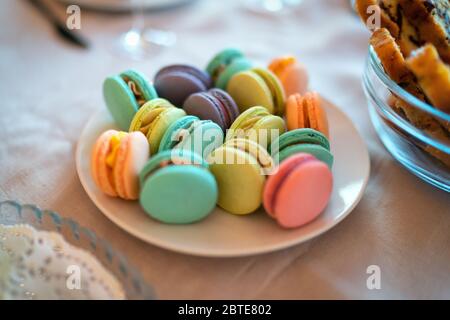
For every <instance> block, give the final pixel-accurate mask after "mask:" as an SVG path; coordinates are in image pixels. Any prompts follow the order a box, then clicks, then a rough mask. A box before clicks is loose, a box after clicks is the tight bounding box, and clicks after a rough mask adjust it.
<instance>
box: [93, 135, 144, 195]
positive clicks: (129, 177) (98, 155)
mask: <svg viewBox="0 0 450 320" xmlns="http://www.w3.org/2000/svg"><path fill="white" fill-rule="evenodd" d="M149 154H150V151H149V145H148V141H147V138H146V137H145V135H144V134H143V133H142V132H140V131H136V132H130V133H128V132H123V131H116V130H107V131H105V132H103V133H102V134H101V135H100V137H99V138H98V139H97V141H96V143H95V145H94V148H93V151H92V156H91V174H92V177H93V179H94V182H95V184H96V185H97V186H98V187H99V189H100V190H101V191H102V192H104V193H105V194H107V195H109V196H112V197H120V198H122V199H126V200H135V199H138V198H139V178H138V176H139V172H140V171H141V170H142V168H143V167H144V165H145V163H146V162H147V160H148V158H149Z"/></svg>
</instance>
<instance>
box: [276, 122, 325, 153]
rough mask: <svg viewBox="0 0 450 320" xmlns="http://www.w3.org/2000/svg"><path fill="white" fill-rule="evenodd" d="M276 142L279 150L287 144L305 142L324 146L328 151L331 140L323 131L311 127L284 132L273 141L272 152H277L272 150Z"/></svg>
mask: <svg viewBox="0 0 450 320" xmlns="http://www.w3.org/2000/svg"><path fill="white" fill-rule="evenodd" d="M276 143H278V150H282V149H283V148H285V147H287V146H291V145H295V144H305V143H310V144H316V145H319V146H322V147H324V148H325V149H326V150H328V151H329V150H330V142H329V141H328V139H327V137H325V135H324V134H323V133H321V132H319V131H317V130H314V129H311V128H302V129H295V130H291V131H288V132H286V133H284V134H282V135H281V136H280V138H279V139H278V140H277V141H275V142H274V143H273V147H272V146H270V150H271V151H272V152H276V150H272V149H274V148H275V147H276Z"/></svg>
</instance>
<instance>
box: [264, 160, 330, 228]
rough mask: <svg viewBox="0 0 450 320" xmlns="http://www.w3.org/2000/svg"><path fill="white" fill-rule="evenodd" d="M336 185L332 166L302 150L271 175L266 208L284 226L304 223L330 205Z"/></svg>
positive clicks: (267, 188)
mask: <svg viewBox="0 0 450 320" xmlns="http://www.w3.org/2000/svg"><path fill="white" fill-rule="evenodd" d="M332 188H333V176H332V174H331V171H330V169H329V168H328V166H327V165H326V164H325V163H323V162H322V161H319V160H317V159H316V158H315V157H314V156H312V155H310V154H306V153H298V154H296V155H293V156H291V157H289V158H288V159H286V161H284V162H283V163H281V164H280V166H279V168H278V170H277V172H276V173H275V174H273V175H271V176H270V177H269V178H268V179H267V182H266V185H265V187H264V194H263V199H264V208H265V209H266V212H267V213H268V214H269V215H270V216H271V217H273V218H274V219H275V220H276V221H277V222H278V224H279V225H281V226H282V227H284V228H297V227H301V226H303V225H305V224H307V223H309V222H311V221H312V220H314V219H315V218H316V217H317V216H318V215H319V214H320V213H321V212H322V211H323V210H324V209H325V208H326V206H327V204H328V202H329V200H330V196H331V192H332Z"/></svg>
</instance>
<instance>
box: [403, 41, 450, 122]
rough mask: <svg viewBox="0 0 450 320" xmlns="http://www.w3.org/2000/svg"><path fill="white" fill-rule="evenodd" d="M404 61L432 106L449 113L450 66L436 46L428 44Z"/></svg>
mask: <svg viewBox="0 0 450 320" xmlns="http://www.w3.org/2000/svg"><path fill="white" fill-rule="evenodd" d="M406 63H407V65H408V67H409V69H410V70H411V71H412V72H413V73H414V74H415V76H416V77H417V80H418V82H419V84H420V86H421V88H422V89H423V91H424V92H425V94H426V95H427V97H428V99H429V100H430V101H431V103H432V104H433V106H435V107H436V108H438V109H440V110H442V111H444V112H446V113H449V114H450V67H448V66H447V65H445V63H444V62H442V60H441V59H440V58H439V54H438V52H437V51H436V48H434V47H433V46H432V45H430V44H428V45H426V46H424V47H423V48H420V49H418V50H416V51H414V52H413V54H412V55H411V56H410V57H409V58H408V59H407V60H406Z"/></svg>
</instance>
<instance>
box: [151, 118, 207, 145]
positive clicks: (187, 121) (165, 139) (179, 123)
mask: <svg viewBox="0 0 450 320" xmlns="http://www.w3.org/2000/svg"><path fill="white" fill-rule="evenodd" d="M198 120H199V118H198V117H195V116H190V115H188V116H184V117H182V118H180V119H178V120H176V121H174V122H173V123H172V124H171V125H170V126H169V127H168V128H167V130H166V132H164V135H163V136H162V138H161V142H160V143H159V149H158V152H162V151H165V150H170V149H172V148H173V147H174V144H176V143H177V142H176V141H173V140H172V139H173V138H174V137H175V135H176V134H177V132H178V131H179V130H182V129H187V128H189V127H190V126H191V125H192V123H193V122H194V121H198Z"/></svg>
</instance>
